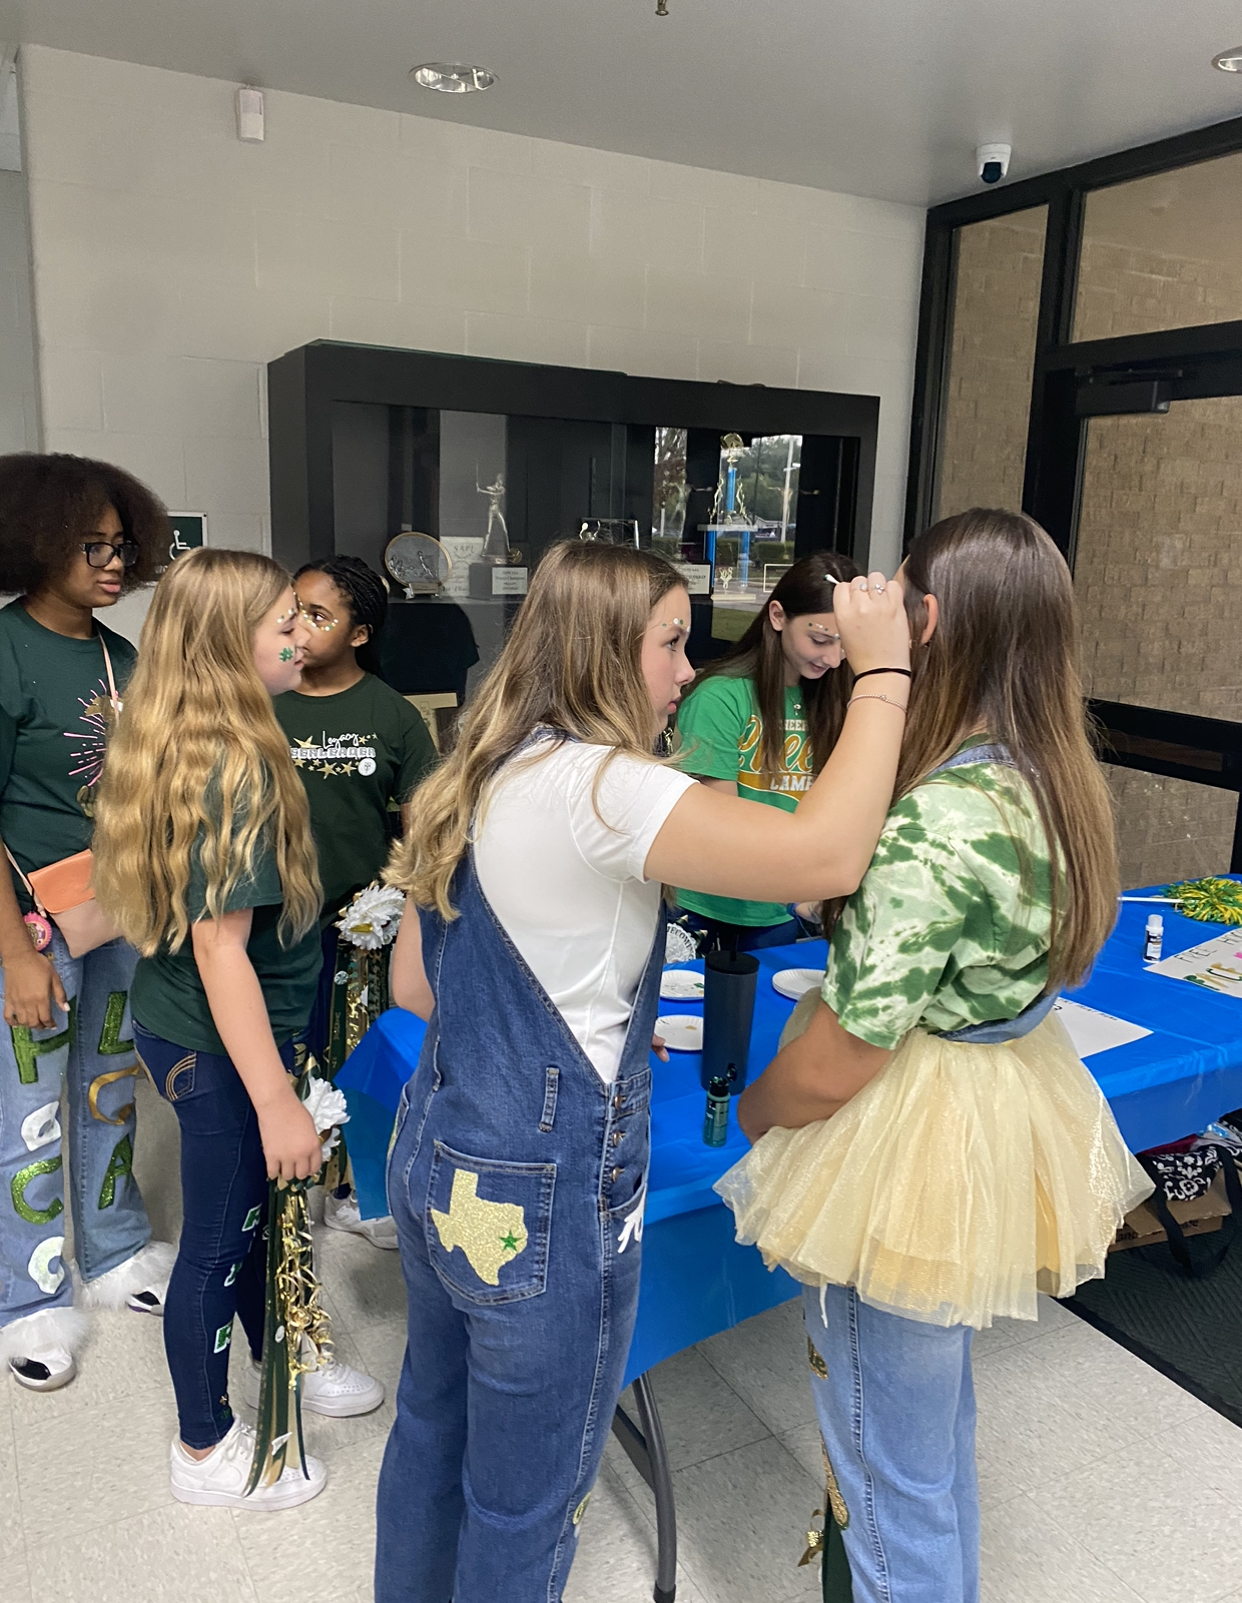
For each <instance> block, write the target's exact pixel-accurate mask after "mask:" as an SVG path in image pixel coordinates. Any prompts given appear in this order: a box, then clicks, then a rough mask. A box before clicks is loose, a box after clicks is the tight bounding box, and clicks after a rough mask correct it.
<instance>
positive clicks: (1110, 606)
mask: <svg viewBox="0 0 1242 1603" xmlns="http://www.w3.org/2000/svg"><path fill="white" fill-rule="evenodd" d="M1240 524H1242V397H1236V396H1229V397H1225V398H1223V399H1214V400H1205V401H1177V402H1175V403H1174V404H1173V405H1172V406H1171V407H1170V408H1169V411H1168V413H1167V414H1164V415H1159V414H1157V415H1152V416H1148V415H1143V416H1138V417H1101V418H1093V419H1092V420H1091V422H1090V424H1089V426H1088V433H1087V449H1086V455H1085V459H1084V466H1083V481H1082V497H1081V502H1080V510H1079V520H1078V535H1077V543H1076V547H1075V558H1074V589H1075V591H1076V594H1077V598H1078V606H1079V615H1080V618H1081V622H1082V634H1083V670H1084V678H1085V682H1086V689H1087V693H1088V694H1089V695H1091V696H1095V697H1098V698H1099V699H1100V700H1102V701H1120V702H1128V703H1130V704H1131V705H1134V706H1141V707H1158V708H1162V709H1165V710H1167V711H1169V712H1182V713H1197V714H1199V715H1200V716H1203V717H1210V718H1226V719H1231V720H1238V719H1242V672H1240V670H1239V657H1238V630H1237V622H1236V618H1235V616H1234V612H1233V607H1232V603H1231V597H1232V596H1233V595H1236V592H1237V585H1238V583H1239V581H1242V553H1239V549H1238V534H1239V526H1240ZM1147 744H1148V745H1150V743H1147ZM1127 749H1131V748H1127ZM1132 749H1135V750H1142V749H1145V748H1144V744H1143V743H1142V742H1139V743H1137V744H1134V745H1133V746H1132ZM1151 754H1153V755H1158V756H1165V757H1168V758H1171V759H1172V760H1175V761H1179V762H1184V763H1190V764H1191V765H1192V766H1193V765H1194V764H1195V763H1196V762H1197V761H1199V760H1200V759H1201V757H1202V754H1200V755H1199V756H1196V754H1194V753H1187V752H1183V751H1180V750H1168V751H1156V750H1154V749H1153V751H1152V752H1151ZM1209 766H1215V767H1217V768H1219V760H1216V761H1214V762H1211V763H1210V764H1209ZM1108 776H1109V782H1110V784H1111V786H1112V789H1113V795H1114V800H1115V802H1116V804H1117V818H1118V829H1119V838H1120V843H1121V854H1122V869H1123V883H1124V884H1126V885H1142V884H1150V883H1154V882H1155V881H1157V880H1168V879H1175V878H1193V877H1196V876H1197V875H1200V874H1206V873H1223V872H1224V871H1225V870H1226V869H1227V868H1228V866H1229V859H1230V852H1231V847H1232V842H1233V822H1234V814H1235V811H1236V807H1237V796H1236V794H1235V793H1234V792H1232V791H1227V790H1218V789H1215V788H1212V787H1209V786H1206V785H1195V784H1191V783H1188V782H1186V781H1184V780H1178V779H1167V778H1163V777H1161V776H1157V775H1154V774H1145V773H1139V772H1137V771H1131V770H1127V769H1120V768H1110V769H1108Z"/></svg>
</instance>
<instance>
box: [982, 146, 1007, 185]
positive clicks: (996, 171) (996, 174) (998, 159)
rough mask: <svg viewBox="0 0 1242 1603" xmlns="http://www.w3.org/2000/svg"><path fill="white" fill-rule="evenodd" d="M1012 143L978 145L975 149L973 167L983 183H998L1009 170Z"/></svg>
mask: <svg viewBox="0 0 1242 1603" xmlns="http://www.w3.org/2000/svg"><path fill="white" fill-rule="evenodd" d="M1012 155H1013V146H1012V145H980V146H979V148H978V150H976V151H975V169H976V171H977V172H978V174H979V177H980V178H982V180H983V182H984V183H985V184H999V183H1000V181H1001V179H1002V178H1003V177H1004V176H1005V174H1006V173H1007V172H1008V171H1009V158H1010V156H1012Z"/></svg>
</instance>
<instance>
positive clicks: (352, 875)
mask: <svg viewBox="0 0 1242 1603" xmlns="http://www.w3.org/2000/svg"><path fill="white" fill-rule="evenodd" d="M273 705H274V707H275V709H276V717H277V720H278V722H279V723H280V727H281V728H282V729H283V730H284V732H285V734H286V736H287V737H288V740H289V755H290V757H292V759H293V763H294V767H296V768H297V770H298V772H299V774H300V775H301V776H302V783H303V784H304V785H305V787H306V799H307V801H308V802H309V804H310V816H311V829H312V831H313V832H314V836H315V846H316V849H317V851H318V854H319V877H320V879H321V880H322V881H323V911H324V921H325V922H330V921H331V920H332V919H335V918H336V917H337V916H338V914H339V912H340V910H341V908H342V907H343V906H344V905H345V904H346V903H347V902H348V901H349V900H350V899H351V898H352V896H353V895H354V893H355V892H356V891H359V890H361V889H362V887H363V886H364V885H369V884H370V883H371V881H372V880H373V879H374V878H375V876H376V875H377V874H378V873H379V871H380V870H381V869H382V868H383V866H384V864H385V862H386V861H387V859H388V847H389V842H390V840H391V838H392V830H391V815H390V811H389V803H390V802H391V803H393V804H395V805H396V806H398V807H399V806H400V805H401V803H402V802H406V801H408V800H409V799H410V796H411V794H412V792H413V791H414V789H415V787H416V786H417V785H418V783H419V781H420V780H422V779H423V778H424V777H425V776H426V775H427V774H428V773H429V772H430V771H431V769H432V768H433V767H434V766H435V763H436V749H435V747H434V746H433V745H432V742H431V736H430V734H429V733H428V731H427V725H426V724H425V723H424V722H423V717H422V714H421V713H420V712H419V711H418V709H417V708H416V707H413V706H411V704H410V703H409V702H408V701H407V700H406V699H405V697H404V696H402V695H400V694H399V693H398V692H397V691H395V690H394V689H393V688H392V686H391V685H386V684H385V683H384V681H383V680H382V679H377V678H376V677H375V675H374V674H369V673H368V674H363V676H362V678H361V679H360V680H359V681H358V683H357V684H356V685H350V687H349V689H348V690H340V691H337V693H336V694H335V695H332V696H305V695H303V694H302V692H301V691H299V690H288V691H286V692H285V694H284V695H283V696H276V697H274V698H273Z"/></svg>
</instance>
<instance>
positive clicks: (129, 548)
mask: <svg viewBox="0 0 1242 1603" xmlns="http://www.w3.org/2000/svg"><path fill="white" fill-rule="evenodd" d="M82 549H83V551H84V552H85V553H86V560H87V561H88V562H89V563H90V565H91V567H92V568H106V567H107V566H108V564H109V563H110V562H111V561H112V560H113V559H114V558H115V557H120V559H121V566H122V567H123V568H132V567H133V565H134V563H135V562H137V560H138V552H139V550H140V549H141V547H140V546H139V544H138V542H137V540H118V541H117V542H116V544H115V545H114V544H113V543H112V541H111V540H83V542H82Z"/></svg>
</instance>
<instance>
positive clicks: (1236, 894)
mask: <svg viewBox="0 0 1242 1603" xmlns="http://www.w3.org/2000/svg"><path fill="white" fill-rule="evenodd" d="M1165 894H1166V895H1167V896H1168V897H1169V899H1170V900H1171V901H1175V902H1180V903H1181V911H1182V912H1183V913H1185V915H1186V917H1187V918H1197V919H1199V920H1200V922H1202V923H1204V924H1242V884H1239V883H1238V881H1237V880H1236V879H1218V878H1214V877H1213V876H1212V875H1209V876H1208V877H1207V878H1206V879H1191V880H1186V881H1184V882H1183V883H1182V884H1180V885H1170V886H1169V888H1168V890H1167V891H1166V893H1165Z"/></svg>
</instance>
